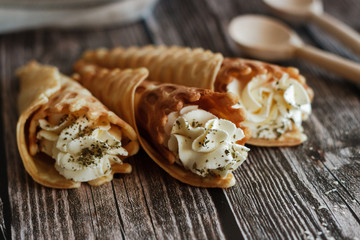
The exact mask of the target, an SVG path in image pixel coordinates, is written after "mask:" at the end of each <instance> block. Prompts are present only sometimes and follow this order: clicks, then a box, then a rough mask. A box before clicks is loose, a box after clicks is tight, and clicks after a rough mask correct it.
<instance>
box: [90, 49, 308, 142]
mask: <svg viewBox="0 0 360 240" xmlns="http://www.w3.org/2000/svg"><path fill="white" fill-rule="evenodd" d="M83 60H84V61H86V62H88V63H93V64H96V65H99V66H101V67H106V68H116V67H119V68H126V67H133V68H134V67H146V68H148V69H149V72H150V73H149V79H150V80H152V81H158V82H163V83H176V84H180V85H185V86H190V87H198V88H204V89H211V90H214V91H219V92H226V91H227V89H226V87H227V85H228V84H229V83H230V82H231V81H233V80H234V79H235V78H236V79H238V80H239V81H241V82H248V81H250V80H251V79H252V78H253V77H254V76H255V75H258V74H264V73H271V74H274V75H277V76H282V75H283V74H284V73H288V74H289V76H290V77H291V78H293V79H296V80H297V81H299V82H300V83H301V84H302V85H303V86H304V87H305V89H306V90H307V92H308V94H309V97H310V99H312V98H313V96H314V93H313V90H312V89H311V88H310V87H309V86H308V85H306V82H305V78H304V77H303V76H302V75H300V74H299V71H298V70H297V69H296V68H293V67H288V68H285V67H280V66H277V65H272V64H268V63H265V62H259V61H251V60H246V59H240V58H237V59H231V58H223V57H222V55H221V54H218V53H217V54H214V53H212V52H210V51H206V50H203V49H200V48H197V49H190V48H186V47H177V46H172V47H167V46H145V47H130V48H121V47H117V48H114V49H111V50H108V49H104V48H102V49H98V50H90V51H86V52H85V53H84V55H83ZM302 134H303V133H302V132H301V131H300V130H299V129H297V128H296V127H295V128H294V130H293V131H291V132H290V131H288V132H285V133H284V134H283V135H282V136H280V137H279V138H277V139H259V138H251V139H250V140H249V141H248V143H249V144H253V145H258V146H294V145H298V144H300V143H301V142H302V140H301V139H303V138H302V137H301V136H302Z"/></svg>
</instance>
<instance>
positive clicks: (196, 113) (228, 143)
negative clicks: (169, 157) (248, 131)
mask: <svg viewBox="0 0 360 240" xmlns="http://www.w3.org/2000/svg"><path fill="white" fill-rule="evenodd" d="M165 132H167V133H168V134H169V136H170V137H169V140H168V146H167V147H168V149H169V150H170V151H172V152H173V153H174V154H175V155H176V156H177V164H179V165H182V166H184V167H185V168H186V169H189V170H190V171H192V172H193V173H196V174H198V175H200V176H203V177H206V176H208V175H212V176H221V177H225V176H226V175H227V174H228V173H229V172H231V171H233V170H235V169H236V168H237V167H238V166H240V164H241V163H243V162H244V161H245V159H246V158H247V153H248V151H249V150H250V149H248V148H247V147H245V146H243V145H240V144H237V143H236V142H237V141H239V140H241V139H242V138H244V137H245V135H244V132H243V131H242V130H241V129H240V128H237V127H236V126H235V124H234V123H232V122H230V121H228V120H224V119H219V118H217V117H216V116H215V115H213V114H211V113H209V112H207V111H204V110H202V109H198V107H197V106H193V105H191V106H187V107H184V108H183V109H182V110H181V111H180V112H172V113H170V114H169V115H168V122H167V124H166V126H165Z"/></svg>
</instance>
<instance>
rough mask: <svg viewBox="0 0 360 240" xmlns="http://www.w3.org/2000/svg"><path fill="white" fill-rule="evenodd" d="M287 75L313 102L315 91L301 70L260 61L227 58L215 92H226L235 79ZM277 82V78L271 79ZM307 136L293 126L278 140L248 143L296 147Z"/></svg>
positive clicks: (243, 79)
mask: <svg viewBox="0 0 360 240" xmlns="http://www.w3.org/2000/svg"><path fill="white" fill-rule="evenodd" d="M284 73H287V74H288V75H289V76H290V78H292V79H295V80H296V81H298V82H299V83H300V84H301V85H302V86H303V87H304V88H305V90H306V92H307V94H308V96H309V98H310V99H311V100H312V99H313V97H314V92H313V90H312V89H311V88H310V87H309V86H308V85H307V84H306V80H305V78H304V77H303V76H302V75H300V74H299V70H298V69H296V68H294V67H281V66H277V65H273V64H268V63H264V62H260V61H252V60H247V59H240V58H225V59H224V61H223V63H222V65H221V68H220V71H219V73H218V74H217V77H216V81H215V84H214V88H215V91H218V92H226V91H227V86H228V85H229V83H230V82H232V81H234V80H235V79H237V80H239V81H240V82H241V83H244V84H246V83H248V82H250V81H251V80H252V79H253V77H255V76H257V75H260V74H271V75H273V76H280V77H281V76H282V75H283V74H284ZM269 81H275V78H271V79H269ZM304 139H306V136H305V135H304V134H303V133H302V130H301V129H299V128H298V127H296V126H295V124H293V129H292V130H291V131H286V132H285V133H284V134H282V135H281V136H280V137H279V138H277V139H264V138H250V139H249V141H248V142H247V143H248V144H251V145H256V146H266V147H275V146H296V145H299V144H301V143H302V142H303V141H304Z"/></svg>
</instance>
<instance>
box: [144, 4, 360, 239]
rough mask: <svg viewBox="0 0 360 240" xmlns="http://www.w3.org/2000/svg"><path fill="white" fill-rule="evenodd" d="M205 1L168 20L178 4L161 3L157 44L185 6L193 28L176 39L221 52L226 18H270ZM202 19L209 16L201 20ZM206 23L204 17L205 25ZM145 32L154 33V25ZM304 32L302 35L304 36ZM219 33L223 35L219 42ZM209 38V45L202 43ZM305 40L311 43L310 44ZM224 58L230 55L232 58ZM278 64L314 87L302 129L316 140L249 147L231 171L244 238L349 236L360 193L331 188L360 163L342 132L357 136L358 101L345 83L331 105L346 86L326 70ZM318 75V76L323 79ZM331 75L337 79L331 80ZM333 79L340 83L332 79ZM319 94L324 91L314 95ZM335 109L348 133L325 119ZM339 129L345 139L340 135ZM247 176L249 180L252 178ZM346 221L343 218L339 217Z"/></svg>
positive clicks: (253, 7) (256, 8)
mask: <svg viewBox="0 0 360 240" xmlns="http://www.w3.org/2000/svg"><path fill="white" fill-rule="evenodd" d="M207 2H208V6H203V7H202V8H199V6H197V7H194V5H197V4H198V5H200V4H203V3H199V1H198V2H197V3H188V4H184V6H183V8H182V9H178V10H177V11H176V12H172V14H171V17H170V14H169V12H170V9H171V7H172V4H174V5H175V3H174V2H171V3H168V4H167V5H165V4H164V5H163V8H167V9H166V10H163V12H164V13H165V14H169V15H168V17H164V19H171V20H170V21H169V20H167V21H161V19H160V20H159V21H158V22H157V23H156V24H155V25H157V28H155V29H154V30H153V31H154V32H156V35H157V36H159V35H160V36H161V37H162V39H165V40H164V41H169V40H168V39H167V37H168V36H167V32H166V31H164V30H163V29H165V26H167V28H170V29H174V28H179V26H180V24H179V22H180V20H179V19H186V18H188V15H187V11H186V10H185V8H188V9H187V10H188V11H190V12H192V22H191V23H192V25H193V26H190V23H187V22H185V23H183V22H181V24H182V25H181V27H183V29H182V30H183V31H182V32H183V33H184V34H182V35H181V37H182V38H183V42H184V43H187V42H190V41H191V42H195V41H193V40H194V39H195V40H197V39H198V38H200V37H199V36H201V39H202V40H199V42H201V44H202V46H203V47H206V48H212V49H215V50H216V51H220V52H223V53H225V55H226V54H227V53H228V52H229V48H228V47H224V46H223V42H222V41H221V40H222V39H224V41H226V42H229V44H228V46H231V42H230V41H229V40H228V36H227V30H226V28H227V24H228V22H229V21H230V19H231V18H232V17H235V16H236V15H239V14H244V13H261V14H264V13H267V11H265V10H264V8H263V7H261V4H262V3H261V2H260V1H259V2H257V3H255V2H254V3H253V2H252V3H248V4H238V5H237V4H236V3H237V2H235V1H234V2H230V1H228V2H222V4H221V7H219V5H218V4H219V3H218V1H207ZM333 4H334V3H333ZM206 8H211V11H206V10H204V9H206ZM200 9H201V10H200ZM202 10H203V11H202ZM209 12H212V14H213V19H217V21H218V22H220V23H218V24H217V25H216V24H215V25H213V24H212V21H213V19H209ZM203 15H207V16H206V17H204V18H202V16H203ZM203 19H206V23H205V21H204V20H203ZM209 22H210V23H209ZM207 23H209V24H207ZM170 24H171V25H170ZM215 26H216V27H215ZM218 26H220V27H218ZM150 28H152V27H151V25H150ZM194 28H196V31H195V30H193V29H194ZM208 28H211V30H208ZM161 30H163V31H161ZM301 34H304V33H303V32H301ZM221 35H224V36H223V37H221ZM213 36H216V37H215V39H216V40H215V41H214V43H213V42H212V39H213ZM206 38H207V39H211V40H207V41H205V40H204V39H206ZM306 40H307V41H310V42H311V40H312V39H306ZM210 46H211V47H210ZM231 48H232V49H230V51H231V50H234V49H233V47H231ZM234 52H235V51H234ZM228 55H230V56H231V55H234V53H232V54H231V53H230V54H228ZM282 64H285V65H295V66H299V67H300V69H301V70H302V72H303V73H304V74H305V75H306V76H307V77H308V82H309V84H310V86H312V83H315V86H314V89H315V95H316V97H315V102H314V113H313V117H312V118H311V119H310V121H309V122H307V123H305V128H307V131H306V132H307V133H308V135H309V136H311V137H312V138H313V139H314V140H313V141H308V142H307V143H305V144H303V145H302V146H300V147H297V148H284V149H276V148H274V149H261V148H255V147H252V150H251V153H250V158H249V161H248V162H247V163H245V164H244V166H243V167H240V169H239V170H238V171H237V172H236V173H235V174H236V177H237V179H238V184H237V185H236V186H235V187H233V188H231V189H229V190H226V193H227V195H228V197H229V201H230V203H231V205H232V206H233V208H234V211H235V214H236V216H237V219H238V222H239V225H240V226H241V230H242V233H243V235H244V236H246V237H247V238H279V237H288V238H305V237H324V236H327V237H331V236H334V237H338V238H341V237H345V236H346V237H354V236H356V234H357V233H358V232H359V231H360V230H359V222H358V219H359V217H358V203H357V200H355V196H357V195H358V192H359V189H358V187H354V186H353V187H352V188H349V187H346V186H344V184H342V185H341V189H339V190H338V192H337V194H339V196H338V197H333V196H332V193H333V192H331V190H332V189H333V187H334V185H335V184H336V183H334V182H336V181H337V180H336V179H339V176H337V175H338V174H341V172H346V174H345V173H342V174H341V175H343V176H345V175H346V176H347V177H348V178H350V179H352V182H353V183H356V182H357V181H358V171H359V166H358V163H357V162H355V161H354V158H355V159H359V157H356V156H358V150H359V143H360V140H359V137H357V135H356V134H351V136H349V134H347V135H346V134H344V133H345V132H346V131H347V132H348V133H349V132H354V131H355V132H357V129H358V125H359V122H358V121H356V119H359V118H358V114H357V113H355V114H354V113H352V111H353V109H352V108H353V107H351V106H356V107H358V106H360V104H359V102H358V98H357V97H356V95H354V94H356V91H354V90H352V91H351V90H350V87H349V85H348V86H347V87H345V91H343V92H342V94H341V98H342V100H343V101H342V103H340V104H338V105H337V106H335V107H334V105H332V106H333V107H330V106H329V105H331V104H333V102H334V101H335V99H336V98H338V96H337V95H338V94H337V92H339V91H340V89H342V87H341V86H342V85H343V84H342V83H341V82H337V84H333V86H330V87H329V86H328V85H327V83H326V81H323V80H320V79H322V78H323V77H324V75H323V74H325V76H327V75H326V74H327V73H325V72H323V71H322V70H317V68H316V67H313V66H309V64H306V63H303V62H301V61H295V60H294V61H289V62H282ZM314 71H316V72H314ZM319 73H321V74H320V77H319ZM319 78H320V79H319ZM332 78H333V79H336V77H334V76H332ZM335 81H339V80H338V79H336V80H335ZM318 89H325V90H324V91H323V92H318ZM349 94H350V96H349ZM329 96H333V98H334V99H333V101H330V100H329V99H328V97H329ZM317 99H322V100H323V101H326V102H327V103H328V104H326V105H325V104H323V103H318V102H317ZM320 101H321V100H320ZM354 101H355V102H354ZM349 104H350V106H349ZM329 108H330V109H329ZM329 110H330V111H329ZM339 110H341V117H340V116H339V117H337V118H336V120H337V122H339V120H340V119H344V118H345V119H346V120H347V122H348V126H349V125H350V126H352V128H351V129H347V130H345V129H344V128H343V127H342V126H338V124H334V123H336V121H335V120H329V119H331V117H332V116H333V115H334V116H335V115H337V113H339ZM323 111H326V112H327V114H324V112H323ZM313 119H316V120H317V123H318V124H319V125H320V126H319V125H317V124H315V123H314V122H313V121H314V120H313ZM326 119H328V120H329V121H330V122H331V123H332V126H333V129H327V128H328V126H327V125H326V124H330V123H326V121H325V120H326ZM343 121H344V120H343ZM340 122H341V121H340ZM325 131H330V132H331V134H327V135H326V134H324V132H325ZM340 132H342V133H343V134H339V133H340ZM339 135H340V136H341V137H342V142H343V143H342V144H343V145H341V144H340V145H339V144H334V143H332V144H331V145H329V141H332V140H331V139H338V138H339V137H340V136H339ZM345 139H348V140H345ZM349 141H353V142H354V143H353V144H351V145H350V146H351V147H350V148H351V150H349V151H350V153H348V152H349V151H347V150H344V148H345V149H346V148H347V146H348V144H349V143H348V142H349ZM321 143H324V144H321ZM346 145H347V146H346ZM310 147H312V150H311V151H310V150H309V149H310ZM317 150H319V151H320V152H324V151H325V156H326V158H329V157H327V155H329V156H331V157H332V158H333V159H332V161H337V162H339V161H340V162H342V163H343V164H345V163H346V162H348V163H349V161H352V163H351V167H352V168H353V169H354V170H353V171H349V170H347V171H346V170H344V169H342V170H340V171H338V172H337V173H334V172H333V171H332V169H331V167H330V165H331V164H330V160H328V161H327V162H325V163H323V167H317V166H315V165H314V161H313V160H312V158H314V157H316V155H313V153H316V152H317ZM329 150H331V151H329ZM339 150H341V151H346V152H347V153H348V156H347V158H348V159H344V156H342V155H340V154H338V152H339ZM352 154H355V155H352ZM254 156H255V157H254ZM264 159H267V161H266V162H264V161H263V160H264ZM349 159H351V160H349ZM279 162H280V163H279ZM328 164H330V165H328ZM348 168H349V167H348ZM268 169H271V170H268ZM355 169H357V170H355ZM249 172H251V173H252V175H249ZM275 173H276V174H275ZM240 176H241V177H240ZM340 181H341V180H340ZM343 181H345V180H343ZM349 185H350V184H349ZM354 185H356V184H354ZM328 191H330V192H328ZM326 193H328V194H326ZM324 204H327V205H326V206H329V207H327V210H326V211H327V212H326V213H323V212H325V208H324V206H325V205H324ZM301 206H302V207H303V208H301ZM344 206H345V207H344ZM319 208H320V209H319ZM254 213H256V214H254ZM344 216H346V218H347V219H344ZM345 225H347V226H345Z"/></svg>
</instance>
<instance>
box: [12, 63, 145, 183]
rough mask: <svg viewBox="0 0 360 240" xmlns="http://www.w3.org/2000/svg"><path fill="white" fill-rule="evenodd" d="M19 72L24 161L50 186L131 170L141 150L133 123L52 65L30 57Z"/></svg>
mask: <svg viewBox="0 0 360 240" xmlns="http://www.w3.org/2000/svg"><path fill="white" fill-rule="evenodd" d="M17 75H18V77H19V78H20V86H21V89H20V94H19V101H18V103H19V110H20V117H19V120H18V123H17V144H18V149H19V153H20V156H21V158H22V161H23V164H24V167H25V169H26V171H27V172H28V173H29V175H30V176H31V177H32V178H33V179H34V180H35V181H36V182H38V183H40V184H42V185H44V186H47V187H52V188H65V189H66V188H78V187H79V186H80V185H81V182H88V183H89V184H90V185H94V186H97V185H101V184H103V183H106V182H109V181H111V180H112V178H113V175H114V174H115V173H130V172H131V165H130V164H128V163H124V162H123V160H124V159H125V158H126V157H129V156H132V155H134V154H135V153H137V151H138V149H139V144H138V141H137V136H136V133H135V131H134V129H133V128H132V127H131V126H130V125H129V124H127V123H126V122H125V121H123V120H122V119H120V118H119V117H118V116H117V115H115V114H114V113H113V112H111V111H109V110H108V109H107V108H106V107H105V106H104V105H103V104H101V103H100V102H99V101H98V100H97V99H96V98H94V97H93V96H92V95H91V94H90V92H89V91H88V90H86V89H85V88H83V87H82V86H81V85H80V84H78V83H77V82H75V81H73V80H72V79H70V78H68V77H66V76H64V75H62V74H60V73H59V71H58V69H57V68H55V67H52V66H45V65H40V64H38V63H36V62H30V63H29V64H27V65H26V66H24V67H22V68H20V69H18V71H17Z"/></svg>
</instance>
